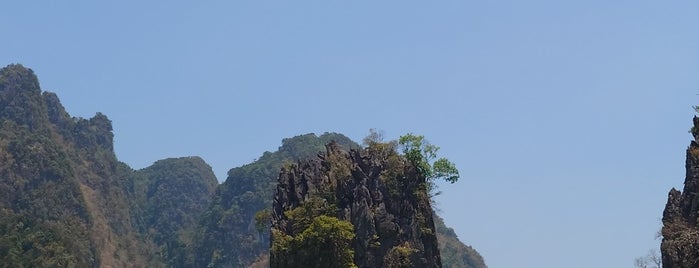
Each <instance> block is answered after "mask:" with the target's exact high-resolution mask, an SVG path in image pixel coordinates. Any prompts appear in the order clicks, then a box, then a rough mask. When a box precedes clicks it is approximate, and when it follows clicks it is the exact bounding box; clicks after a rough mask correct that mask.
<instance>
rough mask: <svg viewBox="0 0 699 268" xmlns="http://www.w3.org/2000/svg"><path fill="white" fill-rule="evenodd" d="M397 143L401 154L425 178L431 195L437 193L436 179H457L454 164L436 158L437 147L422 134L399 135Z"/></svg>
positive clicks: (451, 181)
mask: <svg viewBox="0 0 699 268" xmlns="http://www.w3.org/2000/svg"><path fill="white" fill-rule="evenodd" d="M398 144H399V146H400V148H401V149H402V152H403V155H404V156H405V158H407V159H408V161H410V162H411V163H412V164H413V165H414V166H415V167H417V169H418V170H419V172H420V173H421V174H423V175H424V176H425V178H426V179H427V188H428V190H429V193H430V194H431V195H433V196H434V195H439V194H440V192H438V191H437V190H436V188H437V187H436V184H435V180H436V179H442V180H445V181H447V182H450V183H455V182H457V181H458V180H459V170H458V169H456V165H454V163H452V162H451V161H449V160H448V159H446V158H439V159H437V160H434V159H435V158H437V152H438V151H439V147H437V146H435V145H432V144H430V143H429V142H428V141H427V140H425V137H424V136H422V135H419V136H416V135H413V134H412V133H408V134H406V135H403V136H401V137H400V138H399V139H398Z"/></svg>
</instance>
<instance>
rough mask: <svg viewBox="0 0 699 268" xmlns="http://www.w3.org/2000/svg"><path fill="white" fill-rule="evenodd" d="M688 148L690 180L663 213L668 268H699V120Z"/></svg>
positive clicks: (673, 195) (663, 249) (663, 251)
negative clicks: (698, 223)
mask: <svg viewBox="0 0 699 268" xmlns="http://www.w3.org/2000/svg"><path fill="white" fill-rule="evenodd" d="M691 133H692V135H693V136H694V140H693V141H692V142H691V143H690V144H689V148H687V160H686V161H685V168H686V177H685V180H684V189H683V190H682V192H680V191H677V190H676V189H674V188H673V189H672V190H670V193H669V194H668V201H667V204H666V205H665V211H664V212H663V229H662V235H663V241H662V244H661V247H660V251H661V254H662V260H663V267H664V268H689V267H692V268H699V227H698V226H697V222H698V219H697V218H698V217H699V144H698V143H697V141H698V140H699V118H697V117H696V116H695V117H694V127H692V130H691Z"/></svg>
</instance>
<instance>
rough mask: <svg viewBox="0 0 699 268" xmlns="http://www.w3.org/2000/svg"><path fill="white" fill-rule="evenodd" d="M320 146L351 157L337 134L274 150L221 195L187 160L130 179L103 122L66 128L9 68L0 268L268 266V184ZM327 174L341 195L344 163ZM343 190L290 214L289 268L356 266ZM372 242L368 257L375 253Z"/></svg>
mask: <svg viewBox="0 0 699 268" xmlns="http://www.w3.org/2000/svg"><path fill="white" fill-rule="evenodd" d="M377 140H378V139H377ZM330 141H336V142H337V143H338V144H340V145H341V146H343V147H344V148H357V147H358V145H357V144H355V143H354V142H352V141H351V140H350V139H348V138H347V137H345V136H343V135H341V134H336V133H324V134H322V135H320V136H316V135H314V134H307V135H301V136H297V137H293V138H289V139H284V140H283V142H282V146H281V147H279V150H278V151H276V152H265V153H264V154H263V155H262V156H261V157H260V158H259V159H258V160H256V161H255V162H253V163H250V164H248V165H245V166H242V167H238V168H234V169H231V170H230V171H229V173H228V179H227V180H226V182H225V183H223V184H221V185H218V184H217V181H216V178H215V177H214V175H213V173H212V172H211V168H210V167H209V166H208V165H207V164H206V163H205V162H204V161H203V160H202V159H200V158H198V157H183V158H171V159H165V160H160V161H157V162H156V163H154V164H153V165H152V166H150V167H147V168H144V169H141V170H133V169H132V168H130V167H129V166H128V165H126V164H124V163H121V162H119V161H118V160H117V158H116V156H115V154H114V150H113V133H112V124H111V121H110V120H109V119H108V118H107V117H106V116H105V115H103V114H101V113H97V114H96V115H95V116H94V117H93V118H90V119H83V118H75V117H71V116H70V115H69V114H68V113H67V112H66V111H65V109H64V107H63V106H62V105H61V103H60V101H59V99H58V97H57V96H56V94H53V93H50V92H41V89H40V88H39V84H38V80H37V79H36V77H35V76H34V74H33V72H32V71H31V70H29V69H26V68H24V67H22V66H21V65H11V66H8V67H7V68H3V69H2V70H0V193H2V195H0V263H2V265H0V266H3V267H5V266H7V267H91V266H104V267H108V266H111V267H126V266H129V265H133V266H138V267H207V266H208V267H243V266H248V265H250V264H251V263H253V262H256V264H255V265H258V266H259V267H265V266H269V258H268V257H269V256H268V255H266V254H267V253H268V250H269V246H270V240H269V237H270V219H271V217H272V211H271V210H270V208H271V205H272V196H273V193H274V190H275V186H276V184H277V178H278V176H279V172H280V170H281V169H282V168H283V167H284V166H287V167H291V166H294V164H293V163H295V162H297V161H299V160H302V159H307V158H310V157H315V156H316V155H317V154H318V152H320V151H324V150H325V145H326V144H328V143H329V142H330ZM397 146H398V143H397V142H392V143H375V144H373V145H372V146H371V147H370V148H368V150H371V151H372V154H376V155H382V157H381V159H386V162H385V164H386V166H387V167H389V168H388V169H387V171H385V172H384V173H382V177H385V178H390V179H386V180H387V181H392V182H394V183H395V186H396V187H397V188H395V189H402V188H400V187H409V186H410V185H409V183H408V182H407V181H401V180H400V176H401V174H402V173H403V171H404V169H405V168H406V167H408V166H409V165H408V162H406V161H405V160H404V158H403V157H401V156H400V155H399V154H398V153H397V151H396V148H397ZM436 166H438V164H437V161H435V162H434V164H433V166H432V170H436V169H437V168H436ZM327 168H328V170H329V171H330V173H331V176H333V177H336V178H342V179H343V180H344V181H342V180H341V182H342V183H348V182H349V181H350V180H351V176H352V172H353V166H352V164H351V163H350V162H349V161H348V160H347V159H345V158H338V157H336V158H335V159H331V164H330V165H329V166H328V167H327ZM434 174H438V172H435V173H434ZM345 186H346V185H345ZM345 186H343V185H330V186H327V187H326V188H322V189H320V192H322V193H323V194H322V195H320V196H319V198H317V199H316V198H311V199H309V200H306V202H305V203H304V204H306V205H304V206H301V207H299V208H297V209H295V210H292V211H289V212H288V213H287V216H288V217H289V218H290V219H293V220H292V221H293V224H294V225H295V231H294V233H293V235H290V236H289V237H288V238H289V239H290V240H288V241H287V242H288V243H287V244H284V242H283V241H284V240H281V243H282V244H279V245H277V248H281V249H284V248H286V249H288V248H295V250H294V252H301V254H298V255H295V256H294V257H295V258H296V259H295V260H293V261H294V262H296V263H304V264H310V263H318V262H317V260H318V256H316V255H313V254H315V252H320V254H321V256H320V257H321V258H322V263H323V264H328V263H330V264H332V266H333V267H353V265H354V264H353V263H352V260H353V259H354V258H355V257H357V255H358V254H362V253H361V252H355V251H353V250H352V249H351V245H352V243H354V242H355V239H356V236H355V233H354V228H355V226H353V225H352V224H351V223H350V222H349V221H344V220H341V219H340V218H338V213H339V212H338V208H337V205H336V203H337V202H338V200H336V199H335V196H334V195H333V194H332V193H333V192H334V191H335V190H336V189H338V187H345ZM391 187H393V186H391ZM391 189H393V188H391ZM396 191H398V192H399V193H400V194H405V193H402V192H400V190H396ZM412 194H414V193H407V195H412ZM420 221H421V222H426V221H428V219H420ZM328 237H330V238H331V239H328ZM372 237H373V239H372V241H371V246H372V248H374V249H377V248H381V247H382V244H381V242H380V241H379V237H378V236H377V235H375V234H374V235H373V236H372ZM397 250H399V249H397ZM280 252H284V251H283V250H282V251H280ZM397 252H398V253H400V252H403V251H400V250H399V251H397ZM312 261H313V262H312ZM304 266H306V265H304ZM308 267H313V266H308Z"/></svg>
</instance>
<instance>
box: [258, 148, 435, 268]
mask: <svg viewBox="0 0 699 268" xmlns="http://www.w3.org/2000/svg"><path fill="white" fill-rule="evenodd" d="M318 197H320V198H321V199H322V200H323V202H328V203H332V204H334V205H335V206H336V208H337V209H336V215H334V216H336V217H337V218H339V219H341V220H345V221H349V222H350V223H352V225H353V226H354V232H355V239H354V243H353V248H354V252H355V256H354V262H355V264H356V265H357V266H358V267H400V266H394V265H395V264H396V263H410V267H441V261H440V255H439V249H438V244H437V237H436V235H435V231H434V230H435V228H434V222H433V218H432V217H433V215H432V213H433V212H432V207H431V206H430V200H429V196H428V194H427V192H426V188H425V178H424V176H421V175H419V173H418V172H417V170H416V169H415V168H414V167H413V166H412V165H410V164H408V163H407V161H405V160H404V159H403V158H402V157H400V156H398V155H396V153H395V152H393V151H391V152H389V153H386V152H385V151H384V152H372V151H371V150H368V149H358V150H350V151H349V152H346V151H343V150H342V149H340V147H339V146H337V145H336V144H334V143H331V144H329V145H328V146H326V152H325V153H323V154H319V156H318V158H316V159H312V160H308V161H305V162H300V163H298V164H295V165H291V166H289V167H287V168H285V169H283V170H282V172H281V174H280V175H279V183H278V186H277V189H276V193H275V196H274V205H273V209H272V228H274V229H277V230H279V231H281V232H283V233H285V234H289V235H293V232H294V231H293V230H292V226H291V225H290V224H289V222H288V218H287V216H286V215H285V213H284V212H286V211H289V210H292V209H294V208H296V207H299V206H301V205H303V204H304V202H306V201H308V200H310V199H311V198H318ZM401 250H402V251H401ZM406 251H407V252H410V254H408V255H405V254H403V255H401V254H398V253H397V252H406ZM271 257H272V261H271V262H272V263H273V264H274V263H275V260H274V258H275V256H274V254H272V256H271ZM401 258H402V259H401ZM272 267H274V265H272Z"/></svg>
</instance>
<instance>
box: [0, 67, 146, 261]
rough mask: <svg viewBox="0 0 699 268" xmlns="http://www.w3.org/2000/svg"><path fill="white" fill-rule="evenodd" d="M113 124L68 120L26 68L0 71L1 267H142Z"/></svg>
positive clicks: (97, 118) (99, 116) (98, 119)
mask: <svg viewBox="0 0 699 268" xmlns="http://www.w3.org/2000/svg"><path fill="white" fill-rule="evenodd" d="M111 130H112V128H111V122H110V121H109V119H107V117H106V116H104V115H102V114H99V113H98V114H97V115H95V117H93V118H91V119H89V120H88V119H81V118H70V117H69V116H68V114H67V113H66V112H65V110H64V109H63V106H61V105H60V102H59V101H58V98H57V97H56V95H55V94H52V93H48V92H44V93H43V94H42V92H41V89H40V88H39V82H38V80H37V78H36V76H35V75H34V73H33V72H32V71H31V70H30V69H27V68H24V67H23V66H21V65H10V66H7V67H5V68H3V69H2V70H0V160H1V161H0V192H2V193H3V194H2V197H0V215H1V217H0V260H1V261H2V263H4V264H5V265H8V266H12V267H25V266H53V265H57V266H70V265H76V266H108V265H112V266H123V265H126V264H128V263H134V262H136V263H138V262H141V263H143V262H145V261H144V260H143V259H141V258H140V257H139V252H143V251H145V252H147V250H143V249H142V248H139V244H138V243H131V241H133V240H135V237H136V234H135V233H134V232H133V231H132V229H131V228H129V226H131V223H130V222H129V219H130V217H129V210H128V204H127V202H126V199H125V193H124V191H123V190H122V188H121V187H120V181H119V179H118V176H117V174H116V167H117V163H118V162H117V161H116V157H115V156H114V151H113V148H112V132H111Z"/></svg>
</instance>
